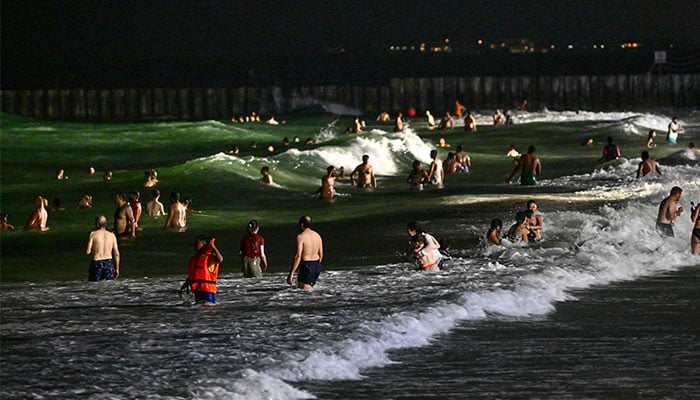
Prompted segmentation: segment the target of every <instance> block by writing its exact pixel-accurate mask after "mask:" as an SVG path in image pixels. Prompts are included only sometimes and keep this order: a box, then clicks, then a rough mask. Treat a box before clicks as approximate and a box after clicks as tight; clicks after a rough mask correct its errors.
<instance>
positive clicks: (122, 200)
mask: <svg viewBox="0 0 700 400" xmlns="http://www.w3.org/2000/svg"><path fill="white" fill-rule="evenodd" d="M114 203H115V204H116V205H117V209H116V211H114V233H115V234H116V235H117V236H131V237H136V220H135V219H134V212H133V211H132V210H131V206H130V205H129V202H128V201H126V194H124V193H117V194H116V195H114Z"/></svg>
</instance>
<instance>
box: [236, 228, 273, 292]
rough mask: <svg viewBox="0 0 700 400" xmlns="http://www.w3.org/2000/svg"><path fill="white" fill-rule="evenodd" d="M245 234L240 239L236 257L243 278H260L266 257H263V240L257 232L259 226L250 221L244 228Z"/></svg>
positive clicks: (265, 266) (264, 268) (265, 264)
mask: <svg viewBox="0 0 700 400" xmlns="http://www.w3.org/2000/svg"><path fill="white" fill-rule="evenodd" d="M246 231H247V234H246V235H245V236H244V237H243V239H241V246H240V249H239V251H238V255H239V256H240V257H241V262H242V264H243V277H244V278H262V273H263V271H264V270H266V269H267V257H266V256H265V238H263V237H262V235H260V234H259V233H258V232H259V231H260V224H259V223H258V221H256V220H254V219H252V220H250V222H248V226H247V227H246Z"/></svg>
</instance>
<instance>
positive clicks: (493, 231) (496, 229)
mask: <svg viewBox="0 0 700 400" xmlns="http://www.w3.org/2000/svg"><path fill="white" fill-rule="evenodd" d="M501 229H503V222H502V221H501V220H500V219H498V218H494V219H492V220H491V228H489V230H488V232H486V238H487V239H488V240H489V243H491V244H497V245H500V244H501V236H500V235H501Z"/></svg>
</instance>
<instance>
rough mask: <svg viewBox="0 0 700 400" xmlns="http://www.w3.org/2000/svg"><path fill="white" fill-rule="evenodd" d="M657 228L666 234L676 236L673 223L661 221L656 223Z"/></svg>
mask: <svg viewBox="0 0 700 400" xmlns="http://www.w3.org/2000/svg"><path fill="white" fill-rule="evenodd" d="M656 230H657V231H659V233H661V234H662V235H664V236H670V237H674V236H676V235H674V234H673V225H671V224H662V223H661V222H657V223H656Z"/></svg>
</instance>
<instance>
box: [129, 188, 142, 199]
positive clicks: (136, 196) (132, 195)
mask: <svg viewBox="0 0 700 400" xmlns="http://www.w3.org/2000/svg"><path fill="white" fill-rule="evenodd" d="M139 197H141V194H140V193H139V192H138V191H136V190H132V191H131V193H129V200H131V201H138V200H139Z"/></svg>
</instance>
